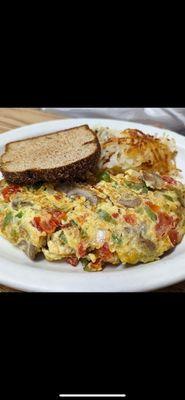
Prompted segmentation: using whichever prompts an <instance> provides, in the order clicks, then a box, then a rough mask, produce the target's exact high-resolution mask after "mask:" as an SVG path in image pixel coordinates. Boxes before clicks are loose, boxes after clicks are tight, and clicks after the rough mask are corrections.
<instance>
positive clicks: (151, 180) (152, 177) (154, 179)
mask: <svg viewBox="0 0 185 400" xmlns="http://www.w3.org/2000/svg"><path fill="white" fill-rule="evenodd" d="M142 175H143V180H144V182H145V183H146V186H149V187H151V188H152V189H162V187H163V186H164V181H163V179H162V178H161V177H160V175H158V174H156V173H155V172H153V173H148V172H146V171H143V174H142Z"/></svg>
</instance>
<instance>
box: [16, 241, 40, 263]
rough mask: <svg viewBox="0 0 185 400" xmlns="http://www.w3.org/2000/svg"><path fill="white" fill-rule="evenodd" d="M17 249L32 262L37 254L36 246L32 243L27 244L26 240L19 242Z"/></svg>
mask: <svg viewBox="0 0 185 400" xmlns="http://www.w3.org/2000/svg"><path fill="white" fill-rule="evenodd" d="M18 247H19V248H20V249H21V250H23V251H24V253H26V255H27V256H28V257H29V258H30V259H31V260H34V259H35V257H36V255H37V253H38V249H37V247H36V246H34V245H33V244H32V243H30V242H27V241H26V240H21V241H20V242H19V243H18Z"/></svg>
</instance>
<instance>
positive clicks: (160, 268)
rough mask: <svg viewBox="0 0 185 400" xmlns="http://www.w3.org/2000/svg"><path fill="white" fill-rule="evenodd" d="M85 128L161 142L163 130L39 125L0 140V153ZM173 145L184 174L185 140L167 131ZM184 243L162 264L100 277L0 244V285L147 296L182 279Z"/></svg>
mask: <svg viewBox="0 0 185 400" xmlns="http://www.w3.org/2000/svg"><path fill="white" fill-rule="evenodd" d="M82 124H88V125H89V126H90V127H93V126H94V125H97V124H98V125H102V126H109V127H111V128H113V129H126V128H138V129H140V130H142V131H144V132H145V133H151V134H157V135H158V136H162V135H163V133H164V130H161V129H159V128H155V127H151V126H148V125H141V124H137V123H132V122H126V121H115V120H108V119H81V118H80V119H69V120H55V121H49V122H43V123H39V124H35V125H29V126H26V127H23V128H19V129H14V130H12V131H9V132H7V133H3V134H1V135H0V152H1V153H2V152H3V149H4V145H5V144H6V143H8V142H10V141H13V140H19V139H22V138H27V137H33V136H37V135H42V134H46V133H49V132H54V131H57V130H60V129H66V128H70V127H73V126H78V125H82ZM165 132H166V133H168V135H169V137H172V138H174V139H175V141H176V144H177V149H178V156H177V165H178V167H179V168H180V169H181V170H182V171H184V176H183V174H182V177H183V178H185V138H184V137H183V136H180V135H178V134H177V133H174V132H171V131H167V130H165ZM184 254H185V239H184V240H183V241H182V243H181V244H180V245H178V246H177V247H176V249H175V250H174V251H172V252H171V253H170V254H168V255H167V256H164V257H163V258H162V259H161V260H159V261H155V262H153V263H148V264H145V265H139V266H135V267H130V268H127V269H125V268H124V267H123V266H118V267H107V268H105V270H104V271H102V272H97V273H93V272H92V273H88V272H84V271H83V269H82V267H81V266H77V267H75V268H74V267H71V266H70V265H69V264H66V263H65V262H53V263H49V262H47V261H46V260H38V261H34V262H33V261H30V260H29V259H28V258H27V257H26V255H24V253H22V252H21V251H20V250H19V249H17V248H16V247H14V246H13V245H11V244H10V243H9V242H8V241H6V240H5V239H3V238H0V283H1V284H4V285H7V286H10V287H13V288H17V289H22V290H26V291H50V292H56V291H57V292H118V291H131V292H134V291H148V290H152V289H156V288H161V287H164V286H168V285H171V284H173V283H176V282H179V281H181V280H184V279H185V255H184Z"/></svg>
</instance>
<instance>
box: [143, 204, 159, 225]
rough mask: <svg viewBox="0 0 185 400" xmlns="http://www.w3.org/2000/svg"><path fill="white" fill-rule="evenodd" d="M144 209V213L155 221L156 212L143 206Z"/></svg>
mask: <svg viewBox="0 0 185 400" xmlns="http://www.w3.org/2000/svg"><path fill="white" fill-rule="evenodd" d="M145 211H146V213H147V214H148V216H149V217H150V219H151V220H152V221H156V220H157V216H156V214H154V212H153V211H152V210H151V208H150V207H148V206H145Z"/></svg>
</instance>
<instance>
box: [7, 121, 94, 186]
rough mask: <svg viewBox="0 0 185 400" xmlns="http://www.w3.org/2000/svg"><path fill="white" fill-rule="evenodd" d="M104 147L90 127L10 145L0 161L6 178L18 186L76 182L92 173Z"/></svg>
mask: <svg viewBox="0 0 185 400" xmlns="http://www.w3.org/2000/svg"><path fill="white" fill-rule="evenodd" d="M100 153H101V149H100V144H99V141H98V138H97V136H96V134H95V133H94V132H93V131H92V130H91V129H90V128H89V127H88V125H82V126H77V127H75V128H71V129H66V130H63V131H59V132H55V133H50V134H47V135H43V136H37V137H34V138H28V139H25V140H18V141H15V142H11V143H8V144H7V145H6V147H5V152H4V154H3V155H2V156H1V159H0V170H1V172H2V174H3V176H4V178H5V179H6V180H7V181H9V182H12V183H16V184H25V185H29V184H34V183H36V182H39V181H45V182H56V181H69V182H70V181H74V180H76V179H80V178H81V177H84V176H85V174H86V172H89V171H90V172H92V171H93V170H94V169H95V167H96V165H97V162H98V160H99V157H100Z"/></svg>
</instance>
